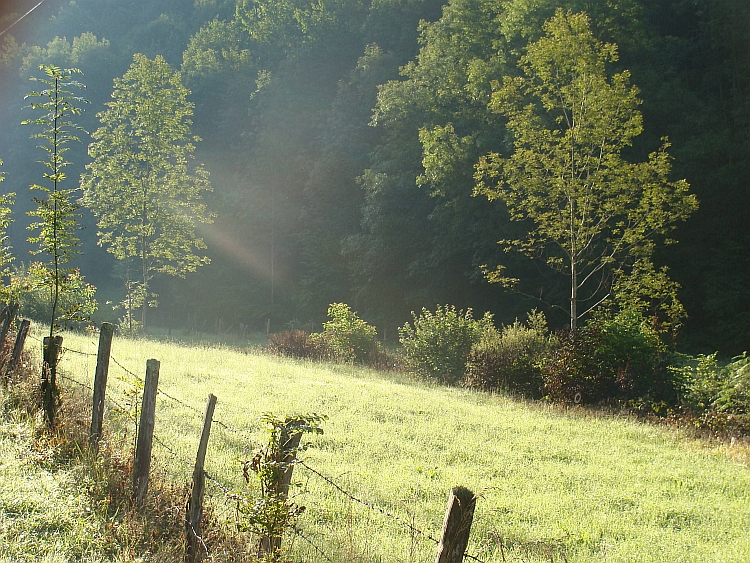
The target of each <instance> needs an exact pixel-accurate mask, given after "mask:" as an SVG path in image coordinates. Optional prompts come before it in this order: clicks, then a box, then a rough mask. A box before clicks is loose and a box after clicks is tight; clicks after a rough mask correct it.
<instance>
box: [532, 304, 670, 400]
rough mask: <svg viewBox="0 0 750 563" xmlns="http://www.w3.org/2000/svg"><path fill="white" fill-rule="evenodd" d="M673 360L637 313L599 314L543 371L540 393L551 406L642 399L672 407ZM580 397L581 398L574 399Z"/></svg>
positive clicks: (566, 340) (568, 337) (565, 339)
mask: <svg viewBox="0 0 750 563" xmlns="http://www.w3.org/2000/svg"><path fill="white" fill-rule="evenodd" d="M671 360H672V355H671V354H670V353H669V351H668V350H667V348H666V346H665V345H664V344H663V343H662V341H661V339H660V337H659V334H658V333H657V332H656V330H655V329H654V328H653V327H652V326H651V324H650V322H649V319H647V318H645V317H644V316H643V315H642V314H641V313H639V312H633V311H621V312H619V313H617V314H615V315H614V316H611V315H606V314H601V315H599V316H596V317H594V318H593V319H591V320H590V321H589V322H587V323H586V324H585V325H584V326H583V328H581V329H580V330H579V331H578V332H577V333H576V334H575V335H572V334H565V335H563V336H561V338H560V347H559V348H558V349H557V350H556V351H555V352H554V353H553V354H552V355H551V357H550V358H549V360H548V361H547V362H545V364H544V366H543V369H542V376H543V379H544V393H545V395H546V396H548V397H549V398H550V399H552V400H555V401H571V400H576V399H578V400H583V401H586V402H598V401H602V400H607V399H619V400H623V401H625V400H642V401H647V402H651V403H653V404H656V403H662V402H664V403H667V404H670V405H674V404H676V403H677V401H678V397H679V392H680V382H679V381H678V378H677V377H675V373H674V371H673V370H670V369H669V363H670V361H671ZM579 393H580V395H578V394H579Z"/></svg>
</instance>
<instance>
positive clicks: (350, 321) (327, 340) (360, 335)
mask: <svg viewBox="0 0 750 563" xmlns="http://www.w3.org/2000/svg"><path fill="white" fill-rule="evenodd" d="M328 317H329V319H330V320H328V321H326V322H325V323H323V331H322V332H318V333H312V334H309V333H307V332H305V331H303V330H299V329H294V330H288V331H285V332H281V333H278V334H271V335H270V336H269V337H268V349H269V350H270V351H271V352H272V353H274V354H279V355H283V356H290V357H293V358H307V359H313V360H333V361H339V362H355V363H359V364H365V365H371V366H374V367H379V368H387V367H390V366H392V365H393V362H392V361H391V360H390V358H389V356H388V354H387V353H386V351H385V350H384V349H383V346H382V345H381V343H380V342H379V341H378V339H377V336H378V333H377V330H376V329H375V327H374V326H372V325H369V324H368V323H367V322H366V321H364V320H362V319H361V318H359V316H358V315H357V313H356V312H355V311H352V310H351V308H350V307H349V305H346V304H344V303H332V304H331V305H330V307H329V308H328Z"/></svg>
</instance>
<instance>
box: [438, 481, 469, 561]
mask: <svg viewBox="0 0 750 563" xmlns="http://www.w3.org/2000/svg"><path fill="white" fill-rule="evenodd" d="M476 502H477V498H476V497H475V496H474V493H472V492H471V491H470V490H469V489H467V488H465V487H453V488H452V489H451V494H450V496H449V497H448V509H447V510H446V512H445V521H444V522H443V535H442V536H441V538H440V544H439V545H438V552H437V557H436V558H435V563H462V561H463V559H464V554H465V553H466V546H467V545H468V544H469V533H470V531H471V523H472V522H473V520H474V508H475V507H476Z"/></svg>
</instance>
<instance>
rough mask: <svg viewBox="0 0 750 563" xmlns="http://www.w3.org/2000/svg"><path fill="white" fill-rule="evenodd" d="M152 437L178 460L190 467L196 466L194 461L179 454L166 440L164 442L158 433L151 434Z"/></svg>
mask: <svg viewBox="0 0 750 563" xmlns="http://www.w3.org/2000/svg"><path fill="white" fill-rule="evenodd" d="M151 438H152V439H153V441H154V442H156V443H157V444H159V445H160V446H161V447H162V448H164V449H165V450H166V451H167V452H169V454H171V455H172V457H174V458H175V459H176V460H178V461H181V462H182V463H183V464H184V465H186V466H187V467H190V468H193V467H194V466H195V464H194V463H190V462H189V461H187V460H186V459H185V458H183V457H182V456H181V455H180V454H178V453H177V452H175V451H174V450H173V449H172V448H170V447H169V446H168V445H166V444H165V443H164V442H162V441H161V439H160V438H159V437H158V436H157V435H156V434H153V435H152V436H151Z"/></svg>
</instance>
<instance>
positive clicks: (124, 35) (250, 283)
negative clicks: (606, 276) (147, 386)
mask: <svg viewBox="0 0 750 563" xmlns="http://www.w3.org/2000/svg"><path fill="white" fill-rule="evenodd" d="M558 8H562V9H563V10H565V11H566V12H568V11H570V13H572V14H579V13H582V12H585V13H586V14H587V15H588V17H589V20H590V25H591V31H592V34H593V36H594V37H596V38H597V39H598V40H600V41H601V42H602V43H603V44H616V45H618V48H619V49H618V55H619V60H617V61H611V62H610V63H609V66H608V67H607V68H606V73H605V74H606V79H607V80H608V81H610V83H611V80H612V79H613V77H614V76H616V75H620V76H624V70H625V69H627V70H628V71H629V72H630V81H631V82H632V84H637V85H638V88H639V90H640V93H639V95H638V96H637V97H638V99H640V100H642V104H640V105H639V106H638V110H639V111H640V113H641V115H642V125H641V126H642V129H643V131H642V133H641V134H640V135H638V136H635V137H632V143H631V144H630V145H626V146H623V147H622V150H621V152H620V153H619V154H620V157H621V158H622V160H623V162H628V163H641V165H642V167H647V166H649V165H652V166H655V165H656V164H657V163H659V166H661V171H662V179H663V180H665V181H666V182H668V183H674V182H676V181H678V180H679V179H682V178H684V179H686V181H687V182H688V183H689V184H690V186H691V191H692V192H693V193H694V194H695V195H696V197H697V199H698V200H699V202H700V207H699V209H698V210H697V211H696V212H695V213H693V214H692V215H691V217H690V218H689V219H688V220H687V221H686V222H685V223H684V225H679V226H678V227H677V229H676V230H675V231H673V232H672V233H670V237H669V238H673V239H675V240H677V241H679V244H677V245H674V246H670V247H668V248H669V250H668V251H667V250H665V248H667V247H666V246H665V245H664V244H663V242H664V240H665V238H662V237H656V238H655V239H652V240H654V241H655V245H654V247H653V248H652V250H653V252H652V253H651V255H650V256H651V262H649V263H639V264H638V266H637V268H639V270H638V271H641V272H651V273H652V274H653V275H654V276H656V277H657V278H658V277H659V276H661V275H663V272H664V270H663V267H665V266H666V267H668V268H669V272H670V277H672V278H673V279H674V280H675V281H676V282H679V285H681V286H682V289H681V290H680V293H679V298H680V300H681V301H682V303H683V304H684V306H685V310H686V311H687V314H688V318H687V321H686V324H685V328H684V330H683V332H682V343H683V344H684V345H687V346H690V347H691V348H692V349H695V350H706V351H711V350H713V349H717V348H718V349H721V350H722V351H723V352H725V353H727V354H730V353H738V352H741V351H742V350H743V349H747V347H748V346H747V338H746V335H747V334H748V333H749V332H750V314H748V312H749V311H750V296H748V294H747V292H746V291H745V288H746V287H747V285H748V284H750V258H749V256H750V250H748V249H749V248H750V240H748V238H747V237H748V235H747V230H746V229H745V228H744V222H745V216H746V215H747V210H748V209H750V193H748V177H750V168H749V167H750V164H749V163H748V159H747V154H748V152H750V109H749V108H750V106H749V105H748V103H747V100H748V99H750V72H749V70H750V57H748V56H747V55H746V54H747V53H748V52H750V25H748V22H750V5H748V3H747V2H746V1H744V0H693V1H691V2H674V1H672V0H648V1H647V0H611V1H607V2H592V1H590V0H564V1H562V2H560V1H559V0H558V1H553V0H535V1H534V2H529V1H527V0H491V1H479V0H449V1H445V0H406V1H401V0H400V1H395V0H394V1H391V0H379V1H378V2H373V1H370V0H365V1H364V2H353V1H349V0H334V1H328V0H324V1H321V2H316V3H313V4H310V3H304V2H302V3H300V2H297V1H296V0H254V1H251V0H247V1H245V0H241V1H235V0H197V1H196V0H154V1H153V2H148V3H146V4H143V5H139V6H138V7H137V9H136V7H135V6H134V5H132V4H129V3H123V2H119V1H117V0H77V1H76V2H75V3H72V2H71V3H67V2H57V3H50V2H47V3H45V4H44V5H43V6H41V7H40V8H39V9H38V10H36V11H35V12H34V14H32V16H33V17H32V16H29V17H27V18H26V19H24V20H23V21H22V22H21V23H20V24H18V25H17V26H15V27H14V28H13V29H12V30H11V32H9V33H6V34H5V35H4V36H2V37H0V41H1V42H2V43H1V44H0V73H2V74H3V76H2V80H0V99H1V100H2V104H1V105H0V120H1V121H2V123H3V133H4V134H3V137H2V139H0V153H1V154H2V155H3V158H4V160H5V166H4V168H5V169H6V171H7V177H6V182H5V183H4V187H7V188H10V189H12V190H13V191H16V192H19V191H20V190H18V189H17V187H16V186H18V185H24V184H28V183H30V182H31V181H32V180H31V178H32V176H33V175H34V174H35V173H36V172H35V171H34V170H33V168H34V165H33V160H35V158H34V157H33V156H30V153H31V152H33V146H31V145H30V143H29V142H28V141H27V140H25V139H24V134H23V133H22V132H21V131H20V128H19V127H18V126H17V124H18V122H19V121H20V118H19V117H18V116H19V113H18V112H19V110H20V108H19V105H20V104H18V103H17V102H13V100H18V99H20V98H21V97H22V94H23V92H24V90H23V80H21V79H20V78H22V77H21V75H20V74H19V73H27V74H28V69H31V68H33V67H34V65H38V64H42V63H44V64H54V65H58V66H61V67H65V66H71V65H74V66H78V67H80V68H81V69H82V70H83V72H84V74H85V81H86V83H87V85H88V86H89V89H88V93H87V97H88V98H89V99H90V100H91V102H92V106H93V108H94V111H91V112H88V114H84V115H82V116H81V125H82V126H83V127H84V128H86V129H88V130H94V129H96V128H97V127H98V123H96V121H95V119H94V116H95V113H96V112H99V111H101V110H102V109H104V108H105V107H106V106H104V104H105V103H106V102H107V101H108V99H109V94H110V89H111V88H110V87H111V84H112V79H113V78H115V77H119V76H122V75H123V73H124V72H125V71H126V70H127V68H128V65H129V64H130V62H131V61H132V56H133V54H134V53H144V55H145V56H146V57H148V58H149V59H151V60H153V59H154V57H156V56H157V55H162V56H163V57H164V59H165V61H167V62H169V63H170V64H171V65H172V66H173V67H175V65H179V64H180V63H181V64H182V67H181V73H182V79H183V81H184V83H185V84H186V86H188V87H189V88H190V90H191V91H192V95H191V98H190V101H191V103H194V104H195V114H194V125H193V130H194V132H195V134H197V135H200V136H201V137H202V138H203V139H204V142H202V143H201V144H200V145H198V146H197V147H196V151H195V155H196V157H197V158H198V159H199V160H200V161H201V162H204V163H205V165H206V169H207V170H210V171H211V174H212V176H211V178H212V184H213V186H214V188H215V191H214V192H213V193H212V194H207V195H206V203H207V204H208V205H209V206H210V207H211V208H212V209H213V210H215V211H216V213H217V220H216V222H215V223H214V224H213V225H210V226H209V225H201V226H200V227H199V229H198V231H196V237H197V238H202V239H204V240H205V242H206V244H207V246H208V249H206V251H205V253H204V254H205V256H207V257H209V258H210V259H211V264H210V265H209V266H206V267H205V268H201V269H199V270H198V272H196V273H195V274H194V275H192V276H189V277H188V279H186V280H180V279H162V280H153V283H154V288H155V290H156V291H158V292H159V293H160V295H161V303H162V310H163V311H164V313H165V314H169V312H173V318H178V319H179V321H178V322H180V323H185V322H187V318H188V316H189V317H190V318H191V319H193V318H195V315H196V314H198V315H203V316H205V317H213V318H215V320H216V321H218V319H219V318H223V319H224V321H225V322H226V323H227V324H229V323H233V324H235V325H236V324H237V323H238V322H243V323H245V324H249V325H251V326H255V327H258V328H259V327H261V326H263V327H265V326H266V322H267V320H268V319H269V318H271V319H272V330H275V329H280V328H282V326H283V325H284V324H285V323H288V322H290V321H295V320H296V321H297V322H299V323H306V322H307V321H308V320H313V321H321V320H323V318H324V317H325V312H326V310H327V308H328V305H329V304H330V303H331V302H347V303H350V304H351V305H352V306H353V307H355V308H356V309H357V310H358V311H359V312H360V313H361V314H362V315H363V316H364V318H366V319H367V320H369V321H371V322H374V323H377V324H378V325H379V328H380V330H379V333H380V334H386V335H389V336H390V337H391V338H392V335H395V329H396V327H397V326H400V325H402V324H403V323H404V322H405V321H407V320H408V319H409V318H410V317H409V315H410V312H411V311H412V310H415V311H418V310H421V308H422V307H427V308H430V309H431V308H433V307H434V306H435V304H437V303H453V304H455V305H456V306H458V307H463V308H466V307H473V308H474V309H475V310H477V311H480V312H483V311H487V310H489V311H492V312H493V313H495V318H496V319H497V320H498V321H500V322H512V320H513V319H514V318H515V317H522V316H523V315H524V314H525V312H526V311H527V310H529V309H530V308H532V307H534V306H536V305H537V303H534V302H532V301H528V300H524V299H521V298H519V297H518V296H517V295H515V294H513V293H508V292H505V291H504V290H503V289H502V288H500V287H498V286H497V285H492V284H489V283H488V282H487V280H486V279H485V278H484V276H483V274H482V270H481V266H482V265H483V264H489V265H494V264H503V265H505V266H506V267H507V268H508V272H509V273H510V272H512V277H516V278H519V279H520V280H522V281H523V282H524V284H525V289H526V292H527V293H530V294H533V295H536V296H538V292H539V290H540V289H544V294H543V297H544V299H545V300H547V301H549V302H550V303H558V304H559V303H566V301H567V299H569V288H567V287H566V285H567V284H566V281H565V280H557V279H556V277H557V276H556V273H555V272H554V271H551V270H549V269H540V268H538V267H537V265H536V264H535V263H534V261H529V260H527V259H526V258H524V257H523V256H517V255H514V254H508V253H505V252H503V249H502V247H501V246H500V245H497V244H496V241H498V240H523V237H524V235H525V233H526V232H527V231H528V230H527V227H528V226H529V224H528V223H524V222H517V221H513V220H511V213H512V209H511V208H510V207H509V206H508V205H507V204H506V202H503V201H501V200H498V201H495V202H491V203H490V202H488V201H487V200H486V198H484V197H472V192H473V190H474V186H475V180H474V172H475V169H474V166H475V164H476V163H477V162H478V161H479V160H480V158H482V157H483V156H486V155H488V154H493V153H495V154H499V155H503V157H504V158H505V157H509V156H510V155H512V154H514V138H515V135H516V133H514V131H512V130H511V129H510V128H509V127H507V124H508V121H507V114H506V113H504V112H503V111H499V110H500V109H501V107H500V105H499V102H498V101H497V100H498V97H497V96H498V94H497V93H496V90H495V89H493V81H496V83H497V85H498V86H500V85H502V84H504V78H505V77H514V76H515V77H519V76H521V74H520V73H521V71H520V70H519V66H518V63H519V60H520V58H521V57H522V56H524V54H525V53H526V52H527V48H528V46H529V45H530V44H534V43H535V42H537V41H538V40H539V39H540V38H541V37H542V36H543V35H544V31H543V24H544V22H546V21H548V20H550V18H552V17H553V16H554V15H555V12H556V10H557V9H558ZM52 16H54V17H52ZM0 19H1V20H2V21H13V19H12V14H0ZM19 94H20V95H19ZM493 96H494V97H493ZM493 100H495V101H494V102H493ZM662 137H668V138H669V142H670V143H671V147H670V149H669V154H670V155H671V156H670V157H667V156H666V153H664V152H662V151H661V147H662V141H661V138H662ZM80 154H82V151H81V153H80ZM651 154H654V155H656V156H655V157H654V158H656V159H657V160H656V161H650V160H649V155H651ZM72 156H73V157H74V158H71V161H72V162H75V163H76V166H77V167H78V168H77V171H78V172H82V171H83V164H84V163H85V158H84V159H80V158H79V153H76V154H73V155H72ZM83 156H84V157H85V155H83ZM659 159H661V160H659ZM649 163H651V164H649ZM667 163H668V164H669V166H671V171H669V172H668V171H667V170H668V166H667ZM72 175H73V172H71V176H72ZM488 185H490V184H488ZM16 207H17V208H18V211H19V212H21V213H19V214H17V215H16V216H15V219H16V221H15V222H14V223H13V224H12V225H11V226H10V227H9V235H10V238H11V241H12V243H13V247H14V249H16V250H17V251H19V252H20V251H21V250H22V248H21V247H23V245H24V242H23V239H24V238H25V237H23V236H22V233H23V232H24V227H25V226H26V225H25V224H24V223H23V221H20V220H19V215H21V214H22V212H23V211H27V210H28V209H29V208H30V207H31V204H30V202H29V201H27V200H26V199H24V198H19V200H18V202H17V204H16ZM81 222H82V225H83V226H84V227H86V228H85V229H84V230H83V231H82V242H83V250H84V254H83V255H82V256H81V257H79V258H78V259H77V260H78V262H79V264H80V266H81V267H82V269H83V271H84V272H87V271H91V275H92V276H93V277H94V278H95V279H96V280H97V283H98V284H99V285H101V286H103V287H104V290H105V291H109V292H110V294H113V295H114V294H116V293H117V292H120V291H122V290H121V289H118V288H116V286H115V285H114V284H113V282H112V281H111V279H110V274H111V273H112V270H113V268H114V267H115V264H114V261H113V260H110V259H108V257H107V255H106V253H99V251H98V250H97V249H96V248H92V242H93V241H94V239H95V237H94V233H95V231H96V229H95V228H94V222H95V221H94V219H93V218H92V217H90V216H84V217H83V218H82V219H81ZM649 252H650V250H649ZM202 255H203V254H202ZM662 280H663V281H664V278H662ZM648 285H649V284H643V286H642V288H641V289H642V290H643V291H644V292H646V293H648V292H651V294H652V295H657V294H659V291H658V290H657V288H656V287H653V286H651V287H650V288H649V287H648ZM657 285H658V284H657ZM107 286H109V289H107ZM619 287H622V284H620V286H619ZM629 287H632V284H631V285H630V286H629ZM673 287H674V286H673ZM631 298H632V299H635V300H637V299H639V298H636V297H635V296H632V295H631ZM659 299H660V298H659V297H655V298H653V299H650V300H651V301H654V300H656V301H658V300H659ZM648 300H649V299H646V301H648ZM584 310H585V309H584ZM546 312H547V313H548V314H549V318H550V323H551V325H552V326H553V327H561V326H564V325H565V324H567V323H568V322H569V319H568V318H567V317H568V316H569V315H568V314H559V315H556V314H555V313H554V311H553V310H547V311H546ZM743 335H745V336H743Z"/></svg>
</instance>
